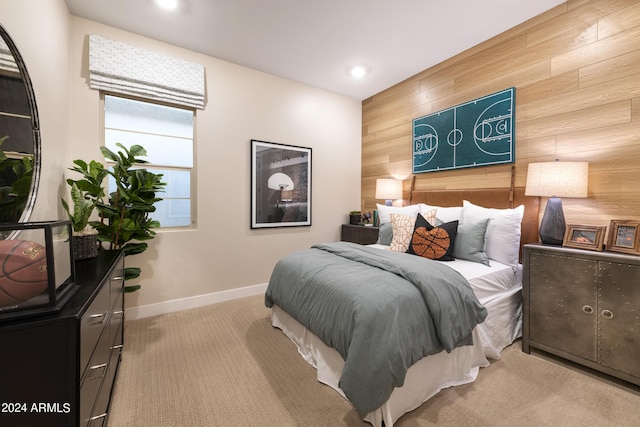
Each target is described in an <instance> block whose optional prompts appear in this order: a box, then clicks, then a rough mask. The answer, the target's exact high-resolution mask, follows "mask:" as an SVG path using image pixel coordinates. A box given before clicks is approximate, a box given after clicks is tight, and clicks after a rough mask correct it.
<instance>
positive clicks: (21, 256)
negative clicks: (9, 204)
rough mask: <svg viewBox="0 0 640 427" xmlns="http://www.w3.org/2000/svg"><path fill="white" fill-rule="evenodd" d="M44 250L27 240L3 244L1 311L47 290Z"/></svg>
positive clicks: (0, 247) (0, 257) (0, 242)
mask: <svg viewBox="0 0 640 427" xmlns="http://www.w3.org/2000/svg"><path fill="white" fill-rule="evenodd" d="M47 283H48V280H47V255H46V251H45V248H44V247H43V246H42V245H40V244H38V243H35V242H30V241H28V240H0V309H2V308H3V307H4V308H6V307H9V306H13V305H16V304H19V303H21V302H24V301H27V300H29V299H30V298H33V297H34V296H36V295H38V294H40V293H42V292H43V291H44V290H45V289H47Z"/></svg>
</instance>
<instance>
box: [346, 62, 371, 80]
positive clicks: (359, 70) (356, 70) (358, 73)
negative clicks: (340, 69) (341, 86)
mask: <svg viewBox="0 0 640 427" xmlns="http://www.w3.org/2000/svg"><path fill="white" fill-rule="evenodd" d="M367 74H369V68H368V67H366V66H364V65H356V66H355V67H351V68H350V69H349V75H350V76H351V77H354V78H356V79H360V78H362V77H364V76H366V75H367Z"/></svg>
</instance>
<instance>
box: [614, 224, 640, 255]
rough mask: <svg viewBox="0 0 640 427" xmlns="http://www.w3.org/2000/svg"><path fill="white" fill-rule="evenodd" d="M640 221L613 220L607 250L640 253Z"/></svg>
mask: <svg viewBox="0 0 640 427" xmlns="http://www.w3.org/2000/svg"><path fill="white" fill-rule="evenodd" d="M639 228H640V221H631V220H619V219H614V220H611V225H610V226H609V240H608V241H607V250H610V251H614V252H622V253H626V254H633V255H640V231H639Z"/></svg>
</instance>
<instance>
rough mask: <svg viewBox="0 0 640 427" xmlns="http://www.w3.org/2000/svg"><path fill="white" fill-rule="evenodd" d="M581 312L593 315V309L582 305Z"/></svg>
mask: <svg viewBox="0 0 640 427" xmlns="http://www.w3.org/2000/svg"><path fill="white" fill-rule="evenodd" d="M582 311H584V312H585V313H586V314H593V307H591V306H590V305H583V306H582Z"/></svg>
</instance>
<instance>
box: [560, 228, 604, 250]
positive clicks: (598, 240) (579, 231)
mask: <svg viewBox="0 0 640 427" xmlns="http://www.w3.org/2000/svg"><path fill="white" fill-rule="evenodd" d="M606 232H607V227H606V226H599V225H574V224H569V225H567V231H566V232H565V233H564V241H563V242H562V246H567V247H571V248H578V249H587V250H591V251H601V250H602V249H603V246H604V235H605V233H606Z"/></svg>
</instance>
